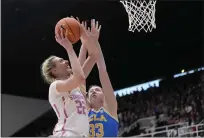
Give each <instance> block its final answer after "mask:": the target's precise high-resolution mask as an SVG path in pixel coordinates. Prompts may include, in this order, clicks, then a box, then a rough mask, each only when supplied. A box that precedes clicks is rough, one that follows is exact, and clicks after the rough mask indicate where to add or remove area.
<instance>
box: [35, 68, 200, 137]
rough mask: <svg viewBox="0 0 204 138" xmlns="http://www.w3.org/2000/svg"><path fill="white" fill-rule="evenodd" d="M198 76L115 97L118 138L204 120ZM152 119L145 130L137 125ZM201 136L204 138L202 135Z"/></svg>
mask: <svg viewBox="0 0 204 138" xmlns="http://www.w3.org/2000/svg"><path fill="white" fill-rule="evenodd" d="M201 73H202V72H198V73H193V74H188V75H186V76H182V77H178V78H176V79H175V78H166V79H164V80H162V81H161V82H160V86H159V87H155V86H152V87H150V88H149V89H147V90H142V91H140V92H139V91H137V90H135V91H134V92H132V93H131V94H129V95H125V96H122V97H119V96H117V101H118V107H119V109H118V118H119V122H120V126H119V132H120V133H119V136H122V137H127V136H135V135H140V136H142V135H145V134H146V135H148V134H150V133H152V132H155V131H159V130H156V129H155V128H157V127H161V126H165V125H171V124H177V123H181V124H182V123H185V122H187V124H188V125H193V124H197V123H199V122H201V121H202V120H203V119H204V76H203V78H202V77H201ZM161 115H162V118H161V117H160V116H161ZM152 116H155V118H156V122H151V121H150V122H149V124H148V125H146V126H143V125H144V124H141V123H139V120H140V119H142V118H147V117H152ZM130 126H131V127H130ZM52 129H53V127H51V128H48V129H46V130H45V131H44V132H39V133H38V134H37V136H49V135H51V134H52ZM202 129H204V128H202ZM160 131H161V130H160ZM149 136H151V135H149ZM155 136H159V135H155ZM162 136H165V135H162ZM201 136H204V135H203V133H202V134H201Z"/></svg>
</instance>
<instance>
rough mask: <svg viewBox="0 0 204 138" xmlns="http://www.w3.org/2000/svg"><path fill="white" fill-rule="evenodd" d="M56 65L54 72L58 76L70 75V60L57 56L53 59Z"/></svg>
mask: <svg viewBox="0 0 204 138" xmlns="http://www.w3.org/2000/svg"><path fill="white" fill-rule="evenodd" d="M53 63H54V65H55V66H54V67H53V69H52V72H53V74H54V75H55V76H57V77H64V76H67V75H70V74H71V73H72V70H71V68H70V66H69V62H68V60H64V59H63V58H59V57H55V58H54V59H53Z"/></svg>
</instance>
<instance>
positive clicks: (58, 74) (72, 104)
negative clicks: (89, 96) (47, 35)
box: [42, 26, 99, 137]
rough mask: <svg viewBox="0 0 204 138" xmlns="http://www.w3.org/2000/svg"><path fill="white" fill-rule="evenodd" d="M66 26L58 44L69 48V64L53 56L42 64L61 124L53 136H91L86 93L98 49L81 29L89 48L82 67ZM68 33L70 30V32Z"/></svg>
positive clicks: (58, 35)
mask: <svg viewBox="0 0 204 138" xmlns="http://www.w3.org/2000/svg"><path fill="white" fill-rule="evenodd" d="M63 31H64V30H63V27H62V28H61V32H62V33H60V34H56V41H57V42H58V43H59V44H60V45H61V46H63V47H64V48H65V50H66V51H67V53H68V56H69V60H70V64H71V67H72V68H70V66H69V62H68V61H67V60H64V59H62V58H60V57H56V56H51V57H49V58H48V59H46V60H45V61H44V62H43V64H42V75H43V77H44V79H45V81H46V82H47V83H49V84H50V87H49V102H50V104H51V106H52V107H53V109H54V111H55V113H56V115H57V118H58V123H57V124H56V126H55V128H54V131H53V136H57V137H62V136H64V137H69V136H88V133H89V122H88V113H87V108H86V100H85V97H84V94H85V93H86V90H85V86H84V84H85V80H86V78H87V76H88V75H89V73H90V71H91V69H92V68H93V66H94V64H95V62H96V57H97V54H98V53H99V52H98V49H97V48H96V45H95V43H94V42H93V41H92V40H91V39H90V38H89V36H88V35H87V34H86V30H85V29H84V28H83V27H82V26H81V38H80V39H81V42H82V44H83V46H85V47H86V49H88V52H89V57H88V58H87V59H86V61H85V63H84V64H83V66H81V65H80V63H79V61H78V59H77V56H76V53H75V51H74V49H73V46H72V44H71V43H70V41H69V40H68V39H67V38H65V35H64V33H63ZM66 34H68V31H67V30H66Z"/></svg>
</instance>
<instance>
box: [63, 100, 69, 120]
mask: <svg viewBox="0 0 204 138" xmlns="http://www.w3.org/2000/svg"><path fill="white" fill-rule="evenodd" d="M62 100H63V102H64V115H65V118H68V115H67V112H66V109H65V98H64V97H62Z"/></svg>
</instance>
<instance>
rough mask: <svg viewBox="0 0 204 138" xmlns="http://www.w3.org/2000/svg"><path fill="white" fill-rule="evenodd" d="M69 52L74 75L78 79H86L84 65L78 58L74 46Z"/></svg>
mask: <svg viewBox="0 0 204 138" xmlns="http://www.w3.org/2000/svg"><path fill="white" fill-rule="evenodd" d="M67 53H68V56H69V60H70V63H71V67H72V72H73V76H74V77H76V78H77V79H85V76H84V72H83V70H82V67H81V65H80V63H79V60H78V58H77V55H76V53H75V51H74V49H73V48H71V49H68V50H67Z"/></svg>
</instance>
